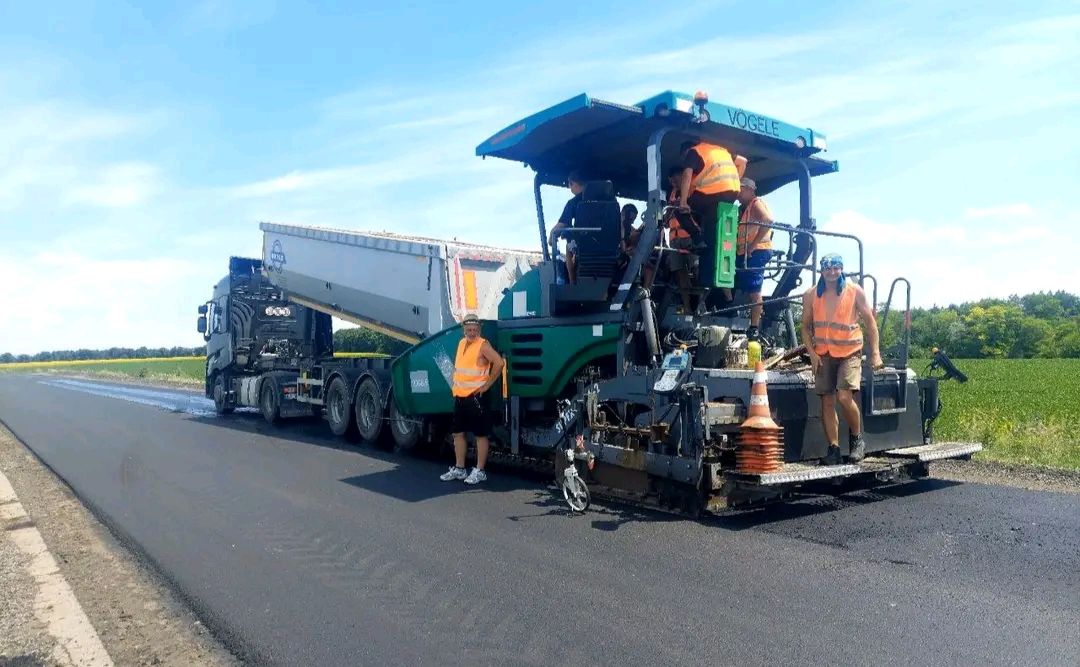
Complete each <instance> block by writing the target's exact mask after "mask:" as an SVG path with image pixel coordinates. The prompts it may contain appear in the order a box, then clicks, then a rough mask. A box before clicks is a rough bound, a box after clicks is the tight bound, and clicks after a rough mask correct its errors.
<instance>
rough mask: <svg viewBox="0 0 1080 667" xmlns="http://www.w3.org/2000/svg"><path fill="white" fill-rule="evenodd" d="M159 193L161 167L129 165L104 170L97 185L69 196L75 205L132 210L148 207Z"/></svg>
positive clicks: (80, 186) (82, 186)
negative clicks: (144, 204) (142, 206)
mask: <svg viewBox="0 0 1080 667" xmlns="http://www.w3.org/2000/svg"><path fill="white" fill-rule="evenodd" d="M158 189H159V183H158V169H157V167H155V166H153V165H150V164H144V163H141V162H129V163H124V164H116V165H110V166H106V167H103V168H101V169H100V170H99V172H98V175H97V176H96V178H95V179H94V181H92V182H90V183H87V184H85V185H78V186H75V187H73V188H71V190H70V191H69V192H68V194H67V197H66V199H67V201H68V202H69V203H72V204H88V205H91V206H100V207H103V208H131V207H133V206H138V205H140V204H143V203H145V202H146V201H147V200H148V199H149V198H150V197H152V196H153V195H154V193H155V192H156V191H157V190H158Z"/></svg>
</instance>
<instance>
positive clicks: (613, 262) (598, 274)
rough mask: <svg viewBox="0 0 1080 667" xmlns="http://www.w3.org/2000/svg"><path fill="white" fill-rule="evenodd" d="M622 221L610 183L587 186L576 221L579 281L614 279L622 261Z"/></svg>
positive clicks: (593, 183)
mask: <svg viewBox="0 0 1080 667" xmlns="http://www.w3.org/2000/svg"><path fill="white" fill-rule="evenodd" d="M621 225H622V217H621V215H620V211H619V202H618V201H617V200H616V199H615V188H614V187H613V186H612V184H611V181H590V182H588V183H586V184H585V189H584V191H583V192H582V193H581V202H580V203H578V207H577V215H576V216H575V220H574V228H575V229H576V230H579V231H575V232H574V240H576V241H577V275H578V278H579V279H580V278H602V279H608V280H610V279H612V278H614V276H615V268H616V266H617V265H618V260H619V235H620V233H621V229H620V228H621Z"/></svg>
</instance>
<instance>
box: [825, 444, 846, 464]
mask: <svg viewBox="0 0 1080 667" xmlns="http://www.w3.org/2000/svg"><path fill="white" fill-rule="evenodd" d="M843 462H844V457H843V456H840V446H839V445H829V448H828V450H827V451H826V454H825V458H823V459H821V465H823V466H838V465H841V464H842V463H843Z"/></svg>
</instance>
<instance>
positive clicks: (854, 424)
mask: <svg viewBox="0 0 1080 667" xmlns="http://www.w3.org/2000/svg"><path fill="white" fill-rule="evenodd" d="M859 318H862V321H863V325H864V326H865V327H866V337H867V338H868V339H869V343H870V367H871V368H880V367H881V365H882V363H881V352H880V351H879V349H878V329H877V320H876V319H874V310H873V309H872V308H871V307H870V304H869V303H868V302H867V300H866V292H864V291H863V289H862V288H861V287H859V286H858V285H856V284H855V283H854V282H849V281H848V280H846V279H845V278H844V260H843V258H842V257H840V255H837V254H834V253H830V254H828V255H825V256H824V257H822V258H821V278H820V280H818V283H817V285H816V286H815V287H812V288H811V289H809V290H807V291H806V293H805V294H803V314H802V339H803V341H804V342H805V343H806V349H807V351H808V352H809V353H810V363H811V366H812V367H813V369H814V388H815V390H816V391H817V393H818V394H819V395H820V396H821V423H822V425H823V426H824V428H825V438H826V439H827V440H828V444H829V447H828V449H827V450H826V454H825V458H823V459H822V464H824V465H839V464H841V463H843V457H842V456H841V455H840V446H839V442H840V435H839V432H840V423H839V420H838V419H837V416H836V404H837V403H840V410H841V411H842V412H843V413H844V421H845V422H847V425H848V431H849V432H850V434H849V440H848V445H849V453H848V459H849V460H851V461H852V462H857V461H861V460H862V459H863V457H864V456H865V455H866V443H865V442H864V441H863V435H862V416H861V415H860V414H859V406H858V404H857V403H855V396H854V392H856V391H858V390H859V384H860V381H861V379H862V351H863V332H862V330H861V329H860V328H859V322H858V320H859Z"/></svg>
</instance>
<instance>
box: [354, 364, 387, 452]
mask: <svg viewBox="0 0 1080 667" xmlns="http://www.w3.org/2000/svg"><path fill="white" fill-rule="evenodd" d="M383 413H384V410H383V404H382V397H381V396H379V385H378V384H376V383H375V380H372V379H371V378H364V381H363V382H361V383H360V389H358V390H357V391H356V429H357V431H358V432H359V433H360V437H361V438H363V440H364V442H367V443H372V444H374V443H376V442H378V441H379V436H380V435H381V434H382V430H383V417H384V416H385V415H384V414H383Z"/></svg>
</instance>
